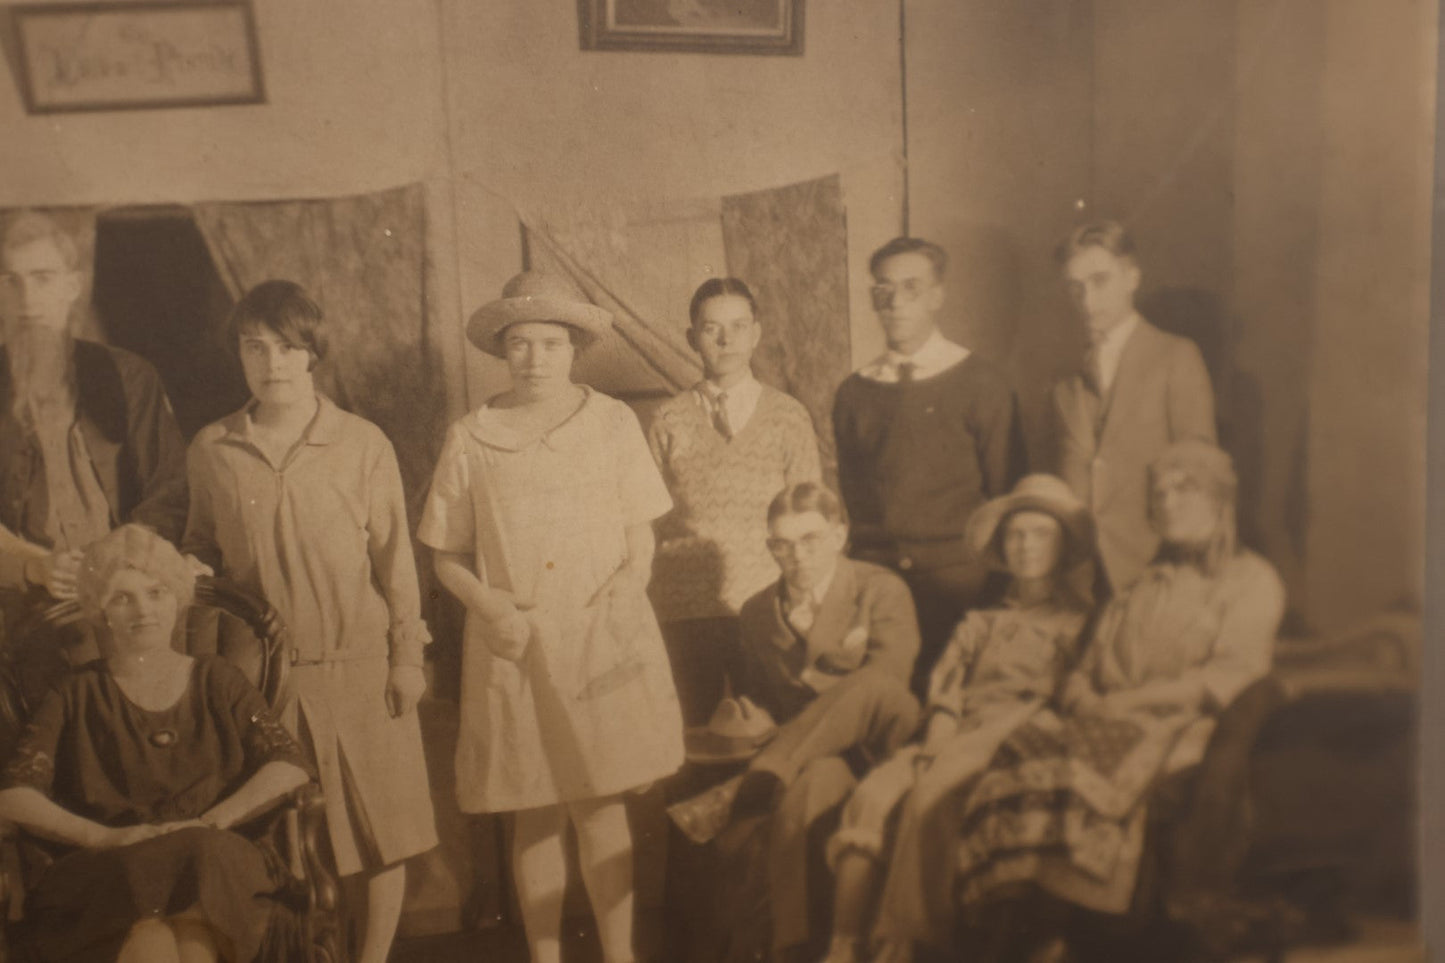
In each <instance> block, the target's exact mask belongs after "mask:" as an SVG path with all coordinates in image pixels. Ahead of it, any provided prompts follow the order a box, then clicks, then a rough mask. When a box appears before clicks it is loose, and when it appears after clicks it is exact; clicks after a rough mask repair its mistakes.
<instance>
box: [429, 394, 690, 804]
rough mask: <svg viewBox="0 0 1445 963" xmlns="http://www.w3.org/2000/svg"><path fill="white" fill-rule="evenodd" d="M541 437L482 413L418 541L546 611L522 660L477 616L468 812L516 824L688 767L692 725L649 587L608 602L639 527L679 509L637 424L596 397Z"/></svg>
mask: <svg viewBox="0 0 1445 963" xmlns="http://www.w3.org/2000/svg"><path fill="white" fill-rule="evenodd" d="M584 391H585V398H584V401H583V403H582V405H581V407H580V408H579V409H578V410H577V412H576V413H574V414H573V415H572V416H571V417H570V418H568V419H567V420H566V421H564V422H563V423H562V424H561V425H559V426H557V427H556V428H553V429H552V430H551V431H549V432H547V433H545V434H541V435H525V434H522V433H519V432H517V431H514V430H512V429H511V428H509V427H508V426H507V425H505V424H503V423H502V421H501V420H500V419H499V418H498V417H497V413H496V410H495V409H492V408H489V407H483V408H481V409H479V410H477V411H475V412H473V413H472V414H470V415H467V416H466V417H464V418H462V419H461V420H460V421H458V422H457V423H455V424H454V425H452V426H451V428H450V429H449V430H448V432H447V439H446V444H445V446H444V447H443V449H442V455H441V459H440V460H439V462H438V463H437V469H436V475H435V476H434V477H433V479H432V487H431V493H430V494H429V496H428V498H427V505H426V511H425V513H424V515H423V517H422V523H421V527H420V529H419V530H418V532H417V537H418V538H419V539H420V540H421V541H422V542H423V543H424V544H426V545H429V546H431V547H432V548H434V549H437V550H439V551H443V552H453V553H457V554H463V555H473V556H475V558H476V567H477V574H478V576H479V577H480V578H481V579H482V580H483V581H484V582H486V583H487V584H489V585H492V586H494V587H496V588H499V589H504V590H508V591H511V592H512V593H513V594H514V596H515V597H516V599H517V600H518V603H519V605H520V606H522V607H524V608H527V609H531V610H532V611H533V613H534V614H533V616H532V619H533V624H534V626H535V629H534V634H533V639H532V643H531V644H530V645H529V646H528V647H527V649H526V652H525V654H524V655H523V656H522V658H521V659H520V660H517V661H513V660H511V659H507V658H503V657H501V656H499V655H497V654H495V653H494V652H493V651H492V648H491V647H490V646H489V644H488V641H487V638H486V628H487V627H486V623H485V621H484V620H482V619H481V618H479V617H478V616H477V615H476V614H475V613H471V612H469V613H468V615H467V628H466V636H465V640H464V643H463V650H462V704H461V712H462V718H461V735H460V739H459V742H458V745H457V800H458V803H459V805H460V807H461V809H462V810H463V811H464V812H506V811H510V810H518V809H530V808H535V807H539V806H546V805H551V804H554V803H558V802H565V801H569V800H577V799H590V798H597V797H600V796H606V795H611V794H614V793H618V792H622V791H624V790H627V789H631V788H633V787H635V786H639V785H642V784H644V783H647V782H650V781H651V780H653V779H657V778H659V777H661V776H665V775H667V774H668V773H671V772H673V771H674V770H676V769H677V768H678V766H680V765H681V764H682V717H681V714H680V712H679V708H678V703H677V694H676V692H675V690H674V689H673V683H672V671H671V668H670V667H669V665H668V661H667V654H666V652H665V651H664V649H663V645H662V636H661V633H660V632H659V630H658V625H657V619H656V618H655V616H654V615H653V612H652V607H651V605H649V604H648V602H647V597H646V594H645V592H643V591H642V590H640V589H638V590H637V591H636V595H637V597H636V598H630V599H619V598H617V596H616V595H615V594H613V595H608V594H607V593H603V594H602V597H600V598H599V597H597V595H598V590H599V589H600V588H601V587H602V586H603V584H604V583H605V582H606V581H607V580H608V578H609V577H610V576H611V575H612V574H613V573H614V572H616V571H617V569H618V568H619V567H620V566H621V565H622V564H623V562H624V561H625V560H626V558H627V541H626V529H627V528H628V527H629V526H632V525H637V524H646V523H649V522H651V521H653V520H654V519H656V518H657V517H658V516H660V515H662V514H663V513H664V512H666V511H667V510H668V509H669V508H670V507H671V504H672V503H671V500H670V499H669V498H668V494H667V489H666V488H665V487H664V486H663V483H662V479H661V478H660V477H659V476H658V473H657V468H656V466H655V465H654V464H653V461H652V456H651V454H650V453H649V452H648V450H647V441H646V439H645V438H643V435H642V429H641V428H640V427H639V425H638V423H637V417H636V416H635V415H633V413H632V410H631V409H630V408H628V407H627V406H626V405H625V404H623V403H622V402H620V401H617V400H615V399H613V398H609V397H607V396H606V395H603V394H599V393H597V392H595V391H592V390H591V389H590V388H587V389H584Z"/></svg>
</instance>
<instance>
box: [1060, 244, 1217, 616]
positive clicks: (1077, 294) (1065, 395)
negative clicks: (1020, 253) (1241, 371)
mask: <svg viewBox="0 0 1445 963" xmlns="http://www.w3.org/2000/svg"><path fill="white" fill-rule="evenodd" d="M1056 256H1057V259H1058V261H1059V264H1060V265H1061V267H1062V268H1063V273H1064V281H1065V283H1066V284H1067V285H1068V290H1069V296H1070V298H1071V300H1072V301H1073V302H1074V305H1075V307H1076V308H1077V309H1078V311H1079V314H1080V316H1081V317H1082V319H1083V321H1084V323H1085V325H1086V326H1087V333H1088V336H1089V349H1088V352H1087V353H1086V355H1085V359H1084V370H1083V371H1082V372H1080V373H1078V374H1075V375H1071V376H1070V377H1067V378H1065V379H1063V380H1062V381H1060V382H1059V383H1058V384H1056V385H1055V386H1054V397H1053V400H1054V413H1055V416H1056V420H1057V425H1056V436H1057V440H1058V446H1059V447H1058V459H1057V465H1056V471H1057V473H1058V474H1059V475H1060V476H1061V477H1062V478H1063V479H1064V480H1065V481H1067V482H1068V483H1069V486H1070V487H1071V488H1073V490H1074V492H1075V494H1077V495H1078V496H1079V498H1080V499H1082V500H1083V501H1084V503H1085V504H1086V505H1088V506H1089V509H1090V511H1092V512H1093V515H1094V521H1095V523H1096V526H1097V529H1098V539H1099V556H1100V558H1101V560H1102V562H1103V573H1102V574H1103V576H1104V578H1103V581H1105V582H1106V583H1107V587H1108V589H1110V590H1112V591H1114V592H1117V591H1119V590H1120V589H1122V588H1123V587H1125V586H1126V585H1128V584H1129V583H1130V582H1132V581H1133V580H1134V578H1135V577H1136V576H1137V575H1138V574H1139V573H1140V572H1141V571H1142V570H1143V569H1144V566H1146V565H1147V564H1149V561H1150V560H1151V559H1152V558H1153V557H1154V554H1155V552H1156V551H1157V550H1158V547H1159V541H1158V537H1157V536H1156V535H1155V534H1154V532H1153V530H1152V529H1151V528H1150V525H1149V517H1148V502H1149V498H1148V475H1147V469H1148V466H1149V464H1150V463H1151V462H1152V461H1153V460H1154V459H1155V458H1156V457H1158V455H1159V454H1160V453H1161V452H1163V450H1164V449H1165V448H1167V447H1168V446H1169V445H1170V444H1172V443H1174V442H1176V441H1183V440H1185V439H1190V438H1193V439H1199V440H1202V441H1208V442H1214V441H1215V426H1214V393H1213V390H1212V389H1211V387H1210V382H1209V372H1208V370H1207V369H1206V368H1205V366H1204V358H1203V356H1202V355H1201V354H1200V352H1199V348H1198V347H1197V346H1196V345H1195V344H1194V342H1193V341H1190V340H1189V339H1188V338H1182V337H1179V336H1178V335H1173V334H1166V333H1165V332H1163V331H1160V330H1159V329H1158V328H1156V327H1154V326H1153V325H1151V324H1150V323H1149V322H1148V321H1145V320H1144V319H1143V318H1142V317H1140V316H1139V313H1138V312H1137V311H1136V310H1135V308H1134V295H1135V292H1137V291H1138V289H1139V280H1140V271H1139V264H1138V261H1137V259H1136V257H1135V253H1134V242H1133V240H1132V239H1131V238H1130V237H1129V234H1128V233H1127V232H1126V231H1125V230H1124V228H1123V227H1122V226H1120V225H1119V224H1117V223H1115V222H1113V221H1101V222H1097V223H1093V224H1086V225H1083V226H1082V227H1079V228H1077V229H1076V230H1075V231H1074V232H1073V233H1072V234H1070V235H1069V236H1068V237H1067V238H1066V239H1065V240H1064V241H1063V243H1061V244H1060V245H1059V248H1058V250H1057V252H1056Z"/></svg>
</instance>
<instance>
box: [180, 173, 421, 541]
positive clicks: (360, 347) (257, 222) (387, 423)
mask: <svg viewBox="0 0 1445 963" xmlns="http://www.w3.org/2000/svg"><path fill="white" fill-rule="evenodd" d="M193 212H194V214H195V218H196V223H197V225H198V226H199V227H200V229H201V233H202V235H204V237H205V239H206V245H207V247H209V248H210V251H211V256H212V257H213V258H214V259H215V262H216V266H217V269H218V270H219V271H220V273H221V277H222V278H223V279H224V280H225V282H226V284H227V286H228V287H229V288H230V289H231V293H232V294H233V295H234V296H235V297H237V298H239V297H240V296H241V295H242V294H244V293H245V292H246V291H247V290H249V289H250V288H251V287H253V286H255V285H256V284H258V283H260V282H261V281H266V280H269V279H272V278H284V279H287V280H291V281H296V282H297V283H299V284H301V285H302V286H304V287H305V288H306V289H307V290H308V291H309V292H310V293H311V295H312V297H314V298H315V299H316V300H317V302H318V303H319V304H320V305H321V309H322V310H323V311H324V312H325V313H326V321H327V329H328V332H329V347H328V356H327V359H326V361H325V362H324V363H323V364H322V366H321V368H320V369H318V379H317V380H318V386H319V387H320V388H321V390H322V391H324V392H325V393H326V394H327V395H328V396H329V397H330V398H331V399H332V400H334V401H335V402H336V403H337V404H338V405H340V406H341V407H343V408H345V409H347V410H349V411H353V412H355V413H356V414H359V415H361V416H362V417H363V418H367V419H368V420H370V421H373V422H375V423H376V424H377V425H379V426H380V427H381V429H382V430H383V431H384V432H386V435H387V437H388V438H390V439H391V443H392V445H394V446H395V448H396V455H397V460H398V461H399V462H400V465H401V474H402V481H403V482H404V483H405V486H406V492H407V502H408V508H409V509H410V511H411V517H412V522H413V524H415V522H416V521H417V519H418V518H419V517H420V514H421V504H422V500H423V499H424V498H425V495H426V489H427V485H428V484H429V482H430V481H431V472H432V468H433V467H434V466H435V464H436V458H437V455H438V453H439V451H440V444H441V436H442V433H443V431H444V430H445V428H446V396H445V390H446V389H445V382H444V380H443V371H442V367H441V364H440V361H439V359H438V357H437V344H436V339H435V338H434V337H433V336H432V334H431V330H430V325H431V319H429V318H428V316H427V311H426V290H425V283H424V276H425V267H426V264H425V260H426V215H425V209H424V204H423V192H422V188H421V186H420V185H412V186H409V187H403V188H398V189H396V190H390V191H383V192H381V193H377V194H367V195H363V196H360V197H344V198H337V199H332V200H311V201H278V202H264V203H214V204H197V205H196V206H195V207H194V208H193Z"/></svg>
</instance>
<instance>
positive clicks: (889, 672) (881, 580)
mask: <svg viewBox="0 0 1445 963" xmlns="http://www.w3.org/2000/svg"><path fill="white" fill-rule="evenodd" d="M768 536H769V537H768V549H769V551H771V552H772V553H773V557H774V558H775V559H777V562H778V567H779V568H780V569H781V570H782V578H780V579H779V580H778V581H777V582H775V583H774V584H772V585H770V586H768V587H767V588H766V589H763V590H762V591H761V592H758V593H757V594H755V595H753V596H752V597H751V598H749V599H748V600H747V602H745V603H744V604H743V607H742V612H741V616H740V621H741V637H742V653H743V654H742V659H743V665H744V671H743V677H742V678H741V679H740V680H738V685H737V689H738V694H739V695H746V696H748V697H749V698H751V699H752V700H753V701H754V702H756V703H757V704H758V705H760V706H762V707H763V708H765V709H767V710H768V712H770V713H771V714H772V715H773V718H774V719H776V720H777V722H778V723H779V729H778V734H777V736H775V737H774V738H773V740H772V741H771V742H769V743H768V745H767V746H765V747H764V748H763V750H762V751H761V752H760V753H759V754H758V755H757V756H756V757H755V758H754V759H753V760H752V762H751V763H750V765H749V766H748V770H747V773H746V774H745V775H744V776H743V778H742V782H741V784H740V786H739V789H738V794H737V796H736V797H735V799H734V802H733V809H732V822H733V828H735V829H741V828H742V827H743V826H744V824H746V823H750V822H751V823H756V822H757V817H764V818H765V820H766V823H767V826H766V833H765V837H766V839H767V840H768V855H767V876H768V882H769V887H770V897H771V910H772V916H773V943H774V946H775V947H776V948H777V950H778V951H779V953H778V958H786V957H785V955H784V954H785V951H792V950H794V949H795V948H796V947H797V945H798V944H800V943H803V942H804V941H805V940H807V938H808V936H809V928H808V907H809V895H808V889H807V886H808V864H809V859H808V849H807V847H808V841H809V831H810V829H811V828H812V827H813V826H814V824H815V823H816V822H817V820H818V819H819V818H820V817H822V816H823V815H825V814H827V813H829V812H835V811H836V810H837V809H838V807H839V806H841V805H842V803H843V802H844V800H846V799H847V797H848V795H849V794H850V793H851V792H852V790H853V787H854V786H855V785H856V784H857V781H858V779H860V778H861V777H862V776H863V775H864V774H865V773H866V772H867V771H868V770H869V769H870V768H872V766H873V765H875V764H876V763H878V762H880V761H882V760H884V759H886V758H888V755H889V754H890V753H891V752H892V751H893V750H895V749H896V748H898V747H899V746H901V745H902V744H903V743H905V742H906V741H907V740H908V739H909V738H910V737H911V736H912V735H913V733H914V730H915V729H917V727H918V714H919V707H918V702H917V700H916V699H914V697H913V695H912V694H911V693H910V692H909V690H908V678H909V674H910V672H911V671H912V669H913V660H914V658H915V657H916V656H917V654H918V621H917V618H916V617H915V615H914V610H913V600H912V598H911V597H910V596H909V592H908V587H907V585H905V584H904V583H903V581H902V580H901V579H900V578H899V577H898V576H897V575H895V574H894V573H892V572H890V571H889V570H888V569H886V568H882V567H881V566H877V565H872V564H869V563H868V562H859V561H854V560H852V559H849V558H847V557H846V556H844V554H843V549H844V546H845V545H846V543H847V540H848V525H847V520H846V518H845V516H844V514H843V507H842V505H841V504H840V503H839V501H838V498H837V496H835V495H834V494H833V493H832V492H831V491H829V490H828V489H827V488H825V487H823V486H822V485H819V484H817V483H815V482H802V483H800V484H797V485H792V486H790V487H788V488H786V489H784V490H783V491H782V492H781V493H780V494H779V495H778V496H777V497H776V498H774V499H773V502H772V504H771V505H770V506H769V507H768ZM750 817H751V818H750Z"/></svg>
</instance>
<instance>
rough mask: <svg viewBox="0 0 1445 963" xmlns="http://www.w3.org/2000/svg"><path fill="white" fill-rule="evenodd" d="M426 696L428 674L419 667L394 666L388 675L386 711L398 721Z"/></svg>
mask: <svg viewBox="0 0 1445 963" xmlns="http://www.w3.org/2000/svg"><path fill="white" fill-rule="evenodd" d="M425 694H426V673H425V672H423V671H422V669H421V666H417V665H394V666H392V667H391V671H390V672H388V673H387V675H386V711H387V712H389V713H391V717H392V718H393V719H398V718H400V717H402V716H404V715H406V714H407V713H408V712H411V711H412V710H414V709H415V708H416V704H417V703H418V702H420V701H421V697H422V696H423V695H425Z"/></svg>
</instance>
